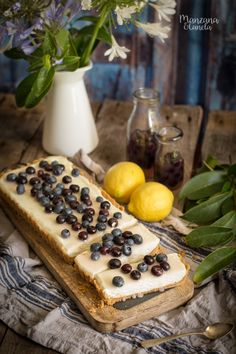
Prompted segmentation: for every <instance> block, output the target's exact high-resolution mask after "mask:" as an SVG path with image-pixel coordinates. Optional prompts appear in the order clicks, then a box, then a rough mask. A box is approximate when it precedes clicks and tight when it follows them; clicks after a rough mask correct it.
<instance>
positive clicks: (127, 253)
mask: <svg viewBox="0 0 236 354" xmlns="http://www.w3.org/2000/svg"><path fill="white" fill-rule="evenodd" d="M122 252H123V254H124V255H125V256H130V255H131V253H132V248H131V247H130V246H128V245H123V246H122Z"/></svg>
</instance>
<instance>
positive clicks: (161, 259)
mask: <svg viewBox="0 0 236 354" xmlns="http://www.w3.org/2000/svg"><path fill="white" fill-rule="evenodd" d="M156 261H157V262H166V261H167V255H166V254H165V253H158V254H157V255H156Z"/></svg>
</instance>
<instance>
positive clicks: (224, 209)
mask: <svg viewBox="0 0 236 354" xmlns="http://www.w3.org/2000/svg"><path fill="white" fill-rule="evenodd" d="M231 210H235V202H234V198H233V197H231V198H229V199H226V200H225V201H224V202H223V204H222V206H221V213H222V215H225V214H227V213H228V212H229V211H231Z"/></svg>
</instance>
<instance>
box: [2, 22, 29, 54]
mask: <svg viewBox="0 0 236 354" xmlns="http://www.w3.org/2000/svg"><path fill="white" fill-rule="evenodd" d="M6 29H7V32H8V35H9V36H11V37H12V46H13V47H20V46H21V44H22V42H23V41H24V40H25V39H26V38H28V37H29V36H30V35H31V34H32V32H33V30H34V26H31V27H28V26H27V25H26V24H25V22H24V21H23V20H22V19H16V20H15V21H14V22H12V21H7V22H6Z"/></svg>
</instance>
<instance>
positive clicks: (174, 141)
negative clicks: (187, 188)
mask: <svg viewBox="0 0 236 354" xmlns="http://www.w3.org/2000/svg"><path fill="white" fill-rule="evenodd" d="M182 137H183V131H182V130H181V129H180V128H177V127H174V126H166V127H162V128H161V129H160V131H159V133H158V140H159V144H160V149H159V152H158V154H157V155H156V163H155V180H156V181H158V182H160V183H163V184H165V185H166V186H167V187H168V188H170V189H177V188H179V187H180V186H181V184H182V182H183V179H184V159H183V157H182V155H181V153H180V146H179V145H180V142H181V139H182Z"/></svg>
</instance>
